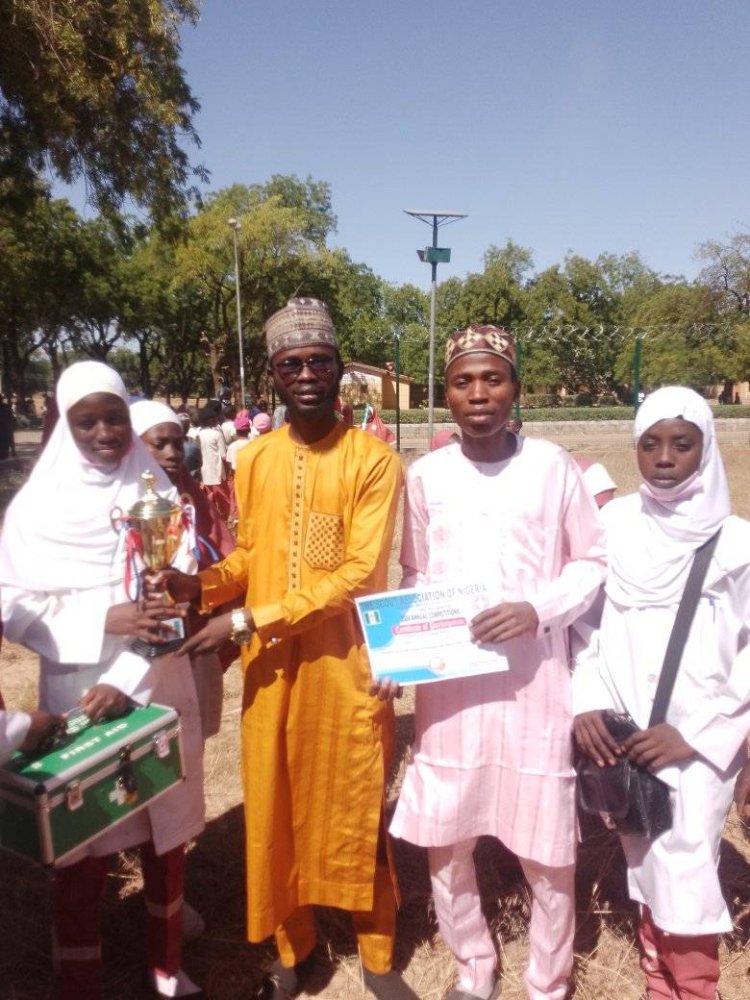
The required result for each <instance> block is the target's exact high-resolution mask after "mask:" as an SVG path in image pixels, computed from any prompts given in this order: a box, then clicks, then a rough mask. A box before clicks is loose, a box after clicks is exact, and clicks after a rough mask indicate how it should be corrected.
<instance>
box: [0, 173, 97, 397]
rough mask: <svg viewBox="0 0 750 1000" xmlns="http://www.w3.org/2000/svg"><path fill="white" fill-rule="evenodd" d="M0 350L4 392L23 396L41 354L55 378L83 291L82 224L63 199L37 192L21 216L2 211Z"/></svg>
mask: <svg viewBox="0 0 750 1000" xmlns="http://www.w3.org/2000/svg"><path fill="white" fill-rule="evenodd" d="M0 259H1V260H2V267H0V350H1V351H2V368H3V375H4V388H5V389H6V390H10V391H14V392H16V393H17V394H18V395H20V396H22V397H24V396H25V395H26V387H25V380H26V373H27V370H28V367H29V363H30V359H31V358H32V357H33V356H34V355H35V353H36V352H37V351H38V350H40V349H42V350H43V351H45V352H46V353H47V355H48V358H49V360H50V362H51V365H52V371H53V374H54V375H56V374H57V373H58V371H59V367H60V361H59V356H58V348H59V345H60V341H61V338H62V336H63V334H64V331H65V330H66V329H67V327H68V326H69V324H70V322H71V318H72V316H73V315H74V312H75V306H76V300H77V298H78V292H79V289H80V277H81V270H82V263H81V222H80V219H79V218H78V216H77V214H76V212H75V210H74V209H73V208H72V207H71V205H70V204H69V203H68V202H67V201H64V200H50V199H49V198H48V197H47V196H46V194H44V193H42V192H41V191H39V190H38V191H37V195H36V197H34V199H33V200H32V201H31V202H30V204H29V207H28V210H27V212H26V213H25V214H24V215H22V216H18V215H17V214H16V213H15V212H9V211H3V210H2V207H0Z"/></svg>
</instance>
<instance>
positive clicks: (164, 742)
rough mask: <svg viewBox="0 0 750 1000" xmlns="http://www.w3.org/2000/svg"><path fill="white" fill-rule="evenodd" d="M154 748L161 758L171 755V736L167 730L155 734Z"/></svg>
mask: <svg viewBox="0 0 750 1000" xmlns="http://www.w3.org/2000/svg"><path fill="white" fill-rule="evenodd" d="M154 749H155V750H156V756H157V757H158V758H159V760H164V758H165V757H168V756H169V737H168V736H167V734H166V733H165V732H161V733H156V735H155V736H154Z"/></svg>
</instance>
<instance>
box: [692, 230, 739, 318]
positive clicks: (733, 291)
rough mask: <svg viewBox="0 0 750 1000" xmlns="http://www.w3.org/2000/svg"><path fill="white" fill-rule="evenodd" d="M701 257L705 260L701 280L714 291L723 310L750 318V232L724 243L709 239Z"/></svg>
mask: <svg viewBox="0 0 750 1000" xmlns="http://www.w3.org/2000/svg"><path fill="white" fill-rule="evenodd" d="M698 256H699V258H700V259H701V260H703V261H705V265H704V267H703V269H702V270H701V273H700V275H699V278H698V280H699V281H700V283H701V284H703V285H705V286H706V287H707V288H709V289H710V290H711V292H712V294H713V295H714V297H715V299H716V304H717V308H718V309H719V311H720V312H723V313H728V314H734V315H735V316H737V317H746V316H750V233H735V234H734V235H733V236H730V237H729V239H728V240H727V241H725V242H723V243H720V242H719V241H717V240H708V241H707V242H706V243H702V244H701V245H700V247H699V248H698Z"/></svg>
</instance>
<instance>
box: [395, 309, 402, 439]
mask: <svg viewBox="0 0 750 1000" xmlns="http://www.w3.org/2000/svg"><path fill="white" fill-rule="evenodd" d="M394 336H395V338H396V451H401V329H400V327H396V329H395V330H394Z"/></svg>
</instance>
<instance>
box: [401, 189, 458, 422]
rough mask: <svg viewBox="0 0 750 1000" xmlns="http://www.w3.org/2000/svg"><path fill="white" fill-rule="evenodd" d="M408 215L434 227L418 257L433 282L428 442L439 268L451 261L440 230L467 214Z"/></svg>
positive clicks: (413, 212) (417, 212)
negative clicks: (439, 236) (440, 240)
mask: <svg viewBox="0 0 750 1000" xmlns="http://www.w3.org/2000/svg"><path fill="white" fill-rule="evenodd" d="M404 211H405V212H406V214H407V215H411V216H412V217H413V218H415V219H419V221H420V222H424V223H426V224H427V225H428V226H431V227H432V246H429V247H425V248H424V250H417V256H418V257H419V259H420V260H421V261H422V262H423V263H428V264H430V265H431V266H432V281H431V283H430V342H429V350H428V355H427V358H428V360H427V434H428V441H432V432H433V426H434V418H435V414H434V409H435V309H436V303H437V266H438V264H440V263H444V264H448V263H450V259H451V252H450V248H449V247H439V246H438V241H437V233H438V228H439V227H440V226H445V225H448V223H451V222H458V220H459V219H465V218H466V213H465V212H436V211H432V210H429V211H421V210H417V209H409V208H406V209H404Z"/></svg>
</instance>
